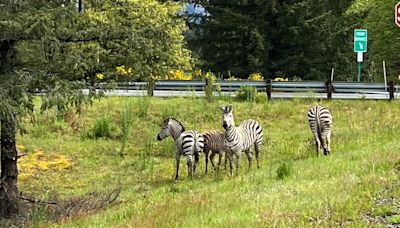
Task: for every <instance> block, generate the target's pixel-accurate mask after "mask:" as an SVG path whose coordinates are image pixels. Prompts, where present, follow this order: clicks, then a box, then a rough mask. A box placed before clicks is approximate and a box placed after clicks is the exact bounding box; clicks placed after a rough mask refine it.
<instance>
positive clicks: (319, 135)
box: [308, 105, 332, 156]
mask: <svg viewBox="0 0 400 228" xmlns="http://www.w3.org/2000/svg"><path fill="white" fill-rule="evenodd" d="M308 122H309V124H310V128H311V132H312V133H313V135H314V138H315V143H316V146H317V156H319V149H320V147H321V145H322V147H323V148H324V155H330V154H331V130H332V115H331V113H330V112H329V110H328V109H327V108H325V107H323V106H318V105H317V106H314V107H312V108H310V111H308Z"/></svg>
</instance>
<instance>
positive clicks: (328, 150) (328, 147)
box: [325, 131, 331, 155]
mask: <svg viewBox="0 0 400 228" xmlns="http://www.w3.org/2000/svg"><path fill="white" fill-rule="evenodd" d="M325 140H326V154H327V155H331V132H330V131H329V132H328V134H326V139H325Z"/></svg>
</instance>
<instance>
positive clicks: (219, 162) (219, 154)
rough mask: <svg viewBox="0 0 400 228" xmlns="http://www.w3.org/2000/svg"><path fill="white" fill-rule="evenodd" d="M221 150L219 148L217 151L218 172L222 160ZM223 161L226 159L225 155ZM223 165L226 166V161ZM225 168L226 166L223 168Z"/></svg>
mask: <svg viewBox="0 0 400 228" xmlns="http://www.w3.org/2000/svg"><path fill="white" fill-rule="evenodd" d="M222 153H223V151H222V150H220V151H218V167H217V172H219V169H220V168H221V161H222V155H223V154H222ZM225 161H226V157H225ZM225 167H226V162H225ZM225 169H226V168H225Z"/></svg>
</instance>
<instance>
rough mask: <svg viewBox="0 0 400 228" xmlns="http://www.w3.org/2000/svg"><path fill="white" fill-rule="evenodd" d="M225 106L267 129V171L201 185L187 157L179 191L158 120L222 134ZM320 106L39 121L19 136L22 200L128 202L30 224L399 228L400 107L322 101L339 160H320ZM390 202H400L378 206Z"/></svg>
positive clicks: (187, 104)
mask: <svg viewBox="0 0 400 228" xmlns="http://www.w3.org/2000/svg"><path fill="white" fill-rule="evenodd" d="M129 104H130V105H131V106H129ZM222 104H232V105H233V107H234V114H235V120H236V124H239V123H240V121H242V120H244V119H248V118H253V119H256V120H257V121H259V123H260V124H261V125H262V126H263V128H264V147H263V149H262V153H261V157H262V159H261V168H260V169H259V170H257V169H256V168H255V166H253V168H252V169H251V170H247V161H246V159H245V156H243V159H242V163H241V164H242V165H241V167H242V169H241V170H240V172H239V175H237V176H233V177H230V176H229V175H228V173H227V172H225V171H222V172H220V173H219V174H217V173H215V172H214V171H213V170H211V172H209V173H208V174H207V175H204V170H205V168H204V156H203V157H202V158H201V162H200V164H201V165H200V168H199V169H198V170H197V171H196V174H195V176H194V178H193V179H190V178H189V177H188V173H187V169H186V167H185V166H186V162H185V158H182V159H181V169H180V180H179V181H178V182H175V181H174V180H173V178H174V165H175V160H174V149H173V140H172V138H169V139H168V140H164V141H161V142H158V141H156V135H157V134H158V132H159V131H160V126H161V123H162V120H163V119H164V118H165V117H167V116H173V117H175V118H177V119H178V120H180V121H181V122H182V123H183V124H184V125H185V127H186V129H197V130H200V131H203V130H206V129H221V130H222V122H221V114H220V112H219V109H218V107H219V105H222ZM315 104H318V101H316V100H312V99H307V100H306V99H302V100H296V99H295V100H274V101H272V102H267V103H262V104H261V103H246V102H236V101H232V100H220V101H215V102H213V103H208V102H206V101H205V100H203V99H198V98H168V99H162V98H106V99H104V100H101V101H99V102H98V101H96V102H95V103H94V104H93V105H92V106H87V107H85V111H84V113H83V115H82V116H81V117H80V118H79V119H78V118H77V117H73V116H72V117H70V118H66V120H60V118H58V120H57V117H56V112H55V111H48V112H46V113H44V114H40V113H36V114H35V118H34V119H35V122H36V124H35V125H32V124H31V118H29V119H26V123H25V126H26V128H27V130H28V133H27V134H25V135H23V136H19V137H18V144H19V148H20V150H22V151H26V152H27V153H28V154H29V155H28V156H25V157H23V158H21V159H20V160H19V165H20V167H21V171H20V175H21V178H20V181H19V187H20V190H21V191H23V192H24V194H28V195H33V196H36V197H37V198H39V199H43V200H52V199H55V198H57V199H58V200H63V199H69V198H73V197H83V196H85V195H88V194H89V193H91V192H105V191H111V190H112V189H115V188H117V187H119V188H121V190H122V191H121V193H120V196H119V198H118V203H117V204H114V205H110V206H108V207H107V208H105V209H102V210H100V211H97V212H94V213H90V214H80V215H78V216H74V217H72V218H66V219H63V220H61V221H60V220H58V221H53V220H50V219H49V218H48V217H47V214H46V213H45V212H44V209H36V210H33V211H32V221H30V222H29V224H30V225H34V226H43V227H49V226H54V227H59V226H61V227H171V226H179V227H181V226H182V227H271V226H284V227H288V226H290V227H298V226H341V225H345V226H354V227H359V226H361V227H362V226H367V225H368V221H370V222H371V221H372V222H377V223H378V222H379V221H380V220H379V219H381V220H382V219H383V220H382V221H380V223H382V222H386V221H389V222H391V223H392V224H396V223H400V216H399V214H400V212H399V208H398V207H396V206H395V205H396V204H395V203H396V202H399V198H398V195H400V188H399V184H398V182H396V181H398V179H399V174H398V173H397V171H396V168H395V167H396V166H400V165H399V161H400V103H399V102H397V101H394V102H387V101H366V100H359V101H336V100H335V101H321V102H320V104H322V105H325V106H327V107H328V108H329V109H330V110H331V113H332V115H333V118H334V121H333V122H334V126H333V131H332V155H331V156H320V157H319V158H318V157H316V154H315V146H314V141H313V138H312V135H311V132H310V129H309V127H308V123H307V111H308V109H309V108H310V107H311V106H312V105H315ZM129 107H133V108H132V110H130V108H129ZM124 110H125V111H124ZM123 113H130V114H129V116H133V123H132V126H131V127H130V128H129V129H130V130H131V131H130V132H129V135H128V138H127V139H128V141H127V144H126V148H125V153H126V154H125V156H121V155H120V148H121V139H122V137H121V135H122V132H123V131H122V130H121V128H120V126H121V122H123V121H122V119H124V118H121V115H122V114H123ZM100 119H101V120H102V121H103V122H106V123H111V124H112V125H113V126H111V127H110V132H111V134H110V135H109V137H104V138H98V139H95V138H93V135H94V133H93V130H92V129H93V126H94V125H95V122H96V121H97V122H98V121H99V120H100ZM71 126H73V127H71ZM73 128H76V129H75V130H74V129H73ZM35 156H36V157H35ZM253 162H254V161H253ZM278 170H279V171H278ZM278 174H279V175H278ZM278 176H279V178H278ZM396 195H397V196H396ZM385 197H386V198H391V199H393V200H394V201H395V200H397V201H396V202H391V203H380V201H379V199H383V200H381V201H384V199H386V198H385ZM396 197H397V198H396ZM384 202H386V201H384ZM397 205H398V204H397ZM366 217H367V218H366ZM368 218H369V219H368Z"/></svg>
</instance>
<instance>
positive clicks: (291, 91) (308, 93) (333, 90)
mask: <svg viewBox="0 0 400 228" xmlns="http://www.w3.org/2000/svg"><path fill="white" fill-rule="evenodd" d="M216 85H218V86H219V87H220V91H221V92H220V94H222V95H229V96H235V95H236V91H238V90H239V89H240V88H241V87H242V86H251V87H254V88H256V89H257V90H258V91H260V92H266V93H267V96H268V98H269V99H272V98H297V97H299V98H311V97H314V98H321V99H323V98H326V99H399V98H400V85H397V84H395V83H394V82H393V81H391V82H389V83H388V84H387V85H385V84H384V83H365V82H330V81H326V82H323V81H300V82H294V81H289V82H282V81H271V80H268V81H247V80H237V81H216ZM206 86H207V83H206V82H205V81H201V80H197V81H178V80H174V81H166V80H165V81H157V82H155V83H154V86H153V88H150V90H148V89H149V84H148V83H147V82H126V83H119V84H118V86H117V89H116V90H114V91H108V92H106V95H108V96H147V95H148V91H151V92H150V93H151V95H153V96H162V97H167V96H205V92H204V91H205V88H206ZM215 94H216V95H217V94H218V93H215Z"/></svg>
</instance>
